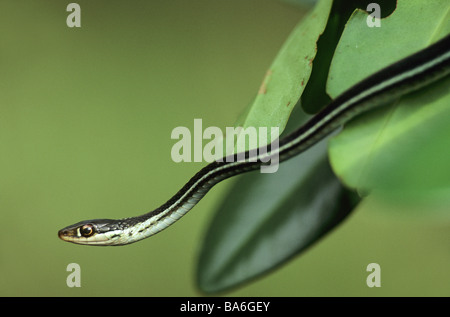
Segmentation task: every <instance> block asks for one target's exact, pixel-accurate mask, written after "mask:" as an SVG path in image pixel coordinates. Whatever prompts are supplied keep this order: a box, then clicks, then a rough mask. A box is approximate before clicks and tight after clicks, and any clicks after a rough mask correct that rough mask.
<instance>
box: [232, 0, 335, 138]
mask: <svg viewBox="0 0 450 317" xmlns="http://www.w3.org/2000/svg"><path fill="white" fill-rule="evenodd" d="M331 5H332V1H331V0H321V1H320V2H319V3H317V5H316V6H315V8H314V9H313V10H312V11H311V12H310V14H309V15H308V16H307V17H306V18H304V19H302V21H301V22H300V23H299V24H298V25H297V26H296V27H295V29H294V30H293V31H292V32H291V34H290V35H289V37H288V38H287V40H286V41H285V43H284V44H283V46H282V48H281V49H280V51H279V53H278V55H277V56H276V58H275V60H274V62H273V63H272V65H271V66H270V68H269V69H268V71H267V73H266V76H265V78H264V79H263V82H262V84H261V87H260V88H259V90H258V93H257V95H256V97H255V99H254V101H253V102H252V103H251V104H250V105H249V107H248V108H247V110H246V111H245V112H244V113H243V115H241V117H240V120H238V122H237V123H236V125H238V126H241V127H242V128H244V129H245V128H247V127H255V128H258V127H268V128H270V127H278V128H279V131H280V133H281V131H283V130H284V128H285V126H286V123H287V121H288V119H289V116H290V114H291V112H292V109H293V108H294V106H295V105H296V104H297V102H298V101H299V99H300V96H301V94H302V92H303V89H304V87H305V84H306V82H307V81H308V79H309V76H310V74H311V69H312V63H311V61H312V59H313V58H314V56H315V54H316V42H317V39H318V38H319V35H320V34H321V33H322V32H323V30H324V28H325V26H326V23H327V20H328V15H329V12H330V8H331Z"/></svg>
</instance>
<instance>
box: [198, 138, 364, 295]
mask: <svg viewBox="0 0 450 317" xmlns="http://www.w3.org/2000/svg"><path fill="white" fill-rule="evenodd" d="M326 152H327V146H326V140H325V141H322V142H321V143H320V144H317V145H316V146H314V147H313V148H312V149H310V150H309V151H307V152H306V153H304V154H303V155H301V156H298V157H296V158H293V159H291V160H290V161H287V162H285V163H283V164H281V165H280V167H279V170H278V171H277V172H276V173H273V174H260V173H258V172H253V173H251V174H249V175H245V176H243V177H240V178H239V179H238V182H237V183H236V184H234V187H233V188H232V190H231V192H230V193H229V194H228V195H227V196H226V198H225V200H224V202H223V204H222V205H221V206H220V208H219V210H218V211H217V212H216V214H215V216H214V219H213V221H212V223H211V225H210V226H209V230H208V232H207V234H206V236H205V237H204V239H203V241H204V242H203V245H202V248H201V253H200V257H199V263H198V266H197V283H198V285H199V287H200V289H201V290H202V291H204V292H207V293H213V292H219V291H223V290H226V289H228V288H230V287H235V286H237V285H240V284H241V283H243V282H245V281H248V280H249V279H252V278H255V277H257V276H259V275H261V274H263V273H265V272H267V271H268V270H271V269H273V268H275V267H277V266H279V265H280V264H282V263H284V262H285V261H286V260H288V259H290V258H292V257H293V256H295V255H297V254H299V253H300V252H301V251H303V250H304V249H305V248H307V247H308V246H310V245H311V244H312V243H313V242H315V241H317V240H318V239H319V238H320V237H322V236H323V235H324V234H325V233H326V232H328V231H329V230H330V229H331V228H333V227H334V226H335V225H337V224H338V223H339V222H340V221H341V220H342V219H343V218H344V217H345V216H346V215H348V214H349V213H350V212H351V211H352V210H353V207H354V205H355V203H356V202H355V201H354V200H352V199H351V195H350V194H349V192H348V191H347V190H346V189H345V188H344V187H343V186H342V185H341V184H340V182H339V181H338V180H337V179H336V177H335V176H334V174H333V172H332V171H331V169H330V166H329V164H328V162H327V160H326Z"/></svg>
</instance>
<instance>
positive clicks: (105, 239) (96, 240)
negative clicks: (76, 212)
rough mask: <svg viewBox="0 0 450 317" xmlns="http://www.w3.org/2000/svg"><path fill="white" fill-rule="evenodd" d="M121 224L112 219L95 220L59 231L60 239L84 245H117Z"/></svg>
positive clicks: (78, 223) (82, 222)
mask: <svg viewBox="0 0 450 317" xmlns="http://www.w3.org/2000/svg"><path fill="white" fill-rule="evenodd" d="M118 224H120V223H119V222H118V221H117V220H112V219H94V220H86V221H81V222H77V223H75V224H73V225H70V226H67V227H65V228H63V229H61V230H59V231H58V237H59V238H60V239H61V240H63V241H67V242H72V243H76V244H83V245H117V244H118V243H117V239H118V238H119V237H120V234H119V232H120V230H119V229H120V228H119V226H118Z"/></svg>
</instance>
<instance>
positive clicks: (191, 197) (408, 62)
mask: <svg viewBox="0 0 450 317" xmlns="http://www.w3.org/2000/svg"><path fill="white" fill-rule="evenodd" d="M449 74H450V35H448V36H446V37H444V38H443V39H441V40H439V41H438V42H436V43H434V44H432V45H430V46H428V47H427V48H425V49H423V50H421V51H419V52H417V53H415V54H412V55H411V56H409V57H406V58H404V59H402V60H400V61H398V62H396V63H394V64H392V65H390V66H388V67H386V68H384V69H382V70H380V71H378V72H376V73H375V74H373V75H371V76H369V77H368V78H366V79H364V80H362V81H361V82H359V83H357V84H356V85H354V86H353V87H351V88H350V89H348V90H346V91H345V92H344V93H342V94H341V95H339V96H338V97H337V98H336V99H334V100H332V101H331V102H330V103H329V104H328V105H327V106H326V107H325V108H324V109H323V110H322V111H320V112H319V113H318V114H317V115H315V116H314V117H312V118H311V119H310V120H309V121H307V122H306V123H305V124H304V125H303V126H301V127H300V128H299V129H297V130H296V131H294V132H293V133H291V134H289V135H287V136H286V137H284V138H282V139H281V140H279V145H278V146H274V144H272V146H271V147H270V150H269V151H247V152H245V153H244V154H245V155H243V156H242V155H240V154H234V155H233V156H232V157H229V158H228V159H225V160H222V161H215V162H212V163H210V164H209V165H207V166H206V167H204V168H203V169H201V170H200V171H199V172H198V173H197V174H195V175H194V176H193V177H192V178H191V179H190V180H189V181H188V183H187V184H186V185H184V186H183V187H182V188H181V189H180V190H179V191H178V192H177V193H176V194H175V195H174V196H173V197H172V198H170V199H169V200H168V201H167V202H166V203H165V204H163V205H162V206H160V207H158V208H156V209H155V210H153V211H150V212H148V213H146V214H143V215H141V216H137V217H131V218H124V219H118V220H116V219H94V220H85V221H81V222H78V223H75V224H73V225H70V226H68V227H65V228H64V229H61V230H59V232H58V236H59V237H60V238H61V239H62V240H64V241H68V242H72V243H77V244H85V245H126V244H130V243H133V242H136V241H139V240H142V239H145V238H148V237H150V236H152V235H154V234H156V233H158V232H160V231H161V230H163V229H165V228H167V227H169V226H170V225H171V224H173V223H174V222H176V221H177V220H178V219H180V218H181V217H182V216H183V215H185V214H186V213H187V212H188V211H189V210H191V209H192V208H193V207H194V206H195V205H196V204H197V203H198V202H199V201H200V200H201V199H202V198H203V197H204V196H205V195H206V193H207V192H208V191H209V190H210V189H211V188H212V187H213V186H214V185H216V184H217V183H219V182H220V181H222V180H224V179H226V178H229V177H232V176H234V175H237V174H241V173H245V172H248V171H252V170H255V169H258V168H260V167H261V166H262V165H263V164H267V162H268V158H269V159H271V158H273V159H275V158H277V159H279V161H280V162H282V161H285V160H287V159H289V158H291V157H293V156H296V155H298V154H300V153H302V152H303V151H305V150H307V149H308V148H310V147H311V146H312V145H314V144H316V143H317V142H319V141H320V140H322V139H323V138H324V137H325V136H327V135H329V134H330V133H332V132H333V131H335V130H336V129H337V128H339V127H341V126H343V125H344V124H345V123H346V122H348V121H349V120H351V119H353V118H354V117H356V116H357V115H359V114H361V113H363V112H366V111H369V110H371V109H374V108H376V107H379V106H382V105H384V104H386V103H389V102H391V101H393V100H395V99H397V98H399V97H400V96H402V95H405V94H407V93H410V92H413V91H416V90H418V89H420V88H423V87H425V86H427V85H430V84H431V83H434V82H436V81H438V80H440V79H442V78H444V77H445V76H448V75H449ZM241 154H242V153H241ZM241 157H244V158H245V159H238V158H241Z"/></svg>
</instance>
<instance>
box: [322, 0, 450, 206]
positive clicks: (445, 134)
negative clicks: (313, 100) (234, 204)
mask: <svg viewBox="0 0 450 317" xmlns="http://www.w3.org/2000/svg"><path fill="white" fill-rule="evenodd" d="M449 10H450V4H449V3H448V1H445V0H444V1H436V2H433V3H432V4H431V3H424V2H423V1H419V0H408V1H404V0H403V1H401V0H399V1H398V6H397V9H396V10H395V11H394V13H393V14H391V15H390V16H388V17H387V18H385V19H382V20H381V27H380V28H369V27H365V25H366V18H367V13H365V12H361V11H359V10H358V11H356V12H355V13H354V14H353V15H352V17H351V19H350V20H349V21H348V23H347V26H346V28H345V30H344V32H343V35H342V37H341V40H340V42H339V45H338V47H337V50H336V53H335V57H334V59H333V62H332V65H331V69H330V75H329V80H328V84H327V91H328V93H329V94H330V95H331V96H332V97H335V96H337V95H338V94H340V93H341V92H342V91H344V90H345V89H347V88H348V87H350V86H352V85H353V84H354V83H356V82H358V81H360V80H361V79H363V78H364V77H367V76H368V75H370V74H371V73H373V72H375V71H377V70H379V69H380V68H382V67H384V66H387V65H388V64H390V63H393V62H395V61H396V60H398V59H401V58H403V57H405V56H407V55H409V54H412V53H413V52H415V51H418V50H420V49H421V48H423V47H425V46H427V45H429V44H430V43H431V42H434V41H436V40H437V39H438V38H440V37H442V36H444V35H446V34H448V33H449V32H450V15H449ZM448 86H449V80H448V79H447V80H444V81H441V82H440V83H437V84H435V85H432V86H430V87H427V88H426V89H424V90H423V91H420V92H417V93H414V94H412V95H409V96H405V97H403V98H401V99H400V100H398V101H397V102H396V103H395V104H393V105H388V106H387V107H384V108H382V109H379V110H376V111H373V112H370V113H367V114H365V115H362V116H360V117H358V118H357V119H355V120H353V121H352V122H351V123H349V124H348V125H346V127H345V129H344V130H343V131H342V132H341V133H340V134H339V135H338V136H336V137H335V138H333V139H332V140H331V141H330V148H329V154H330V162H331V164H332V167H333V170H334V171H335V173H336V175H338V177H339V178H340V179H341V181H342V182H344V183H345V184H346V185H347V186H349V187H350V188H355V189H357V190H358V191H359V192H361V193H366V192H368V191H377V192H379V193H381V192H389V195H391V196H392V195H394V196H395V192H396V191H398V195H397V196H396V197H397V198H398V199H404V200H410V199H411V198H417V197H418V195H417V193H418V192H420V193H422V195H421V196H423V197H422V198H426V196H427V195H426V193H429V194H430V197H433V199H436V192H446V191H445V190H443V189H445V188H449V187H450V166H449V165H448V157H450V155H449V154H450V152H449V149H450V143H449V140H450V128H449V125H448V118H449V117H450V116H449V115H450V94H448Z"/></svg>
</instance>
